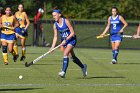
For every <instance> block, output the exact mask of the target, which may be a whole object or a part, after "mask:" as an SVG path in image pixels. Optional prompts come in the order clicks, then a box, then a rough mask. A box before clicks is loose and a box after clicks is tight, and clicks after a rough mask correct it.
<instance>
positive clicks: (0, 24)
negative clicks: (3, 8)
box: [0, 17, 3, 28]
mask: <svg viewBox="0 0 140 93" xmlns="http://www.w3.org/2000/svg"><path fill="white" fill-rule="evenodd" d="M2 27H3V25H2V18H1V17H0V28H2Z"/></svg>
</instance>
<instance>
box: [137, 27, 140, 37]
mask: <svg viewBox="0 0 140 93" xmlns="http://www.w3.org/2000/svg"><path fill="white" fill-rule="evenodd" d="M137 35H138V36H139V35H140V25H139V26H138V29H137Z"/></svg>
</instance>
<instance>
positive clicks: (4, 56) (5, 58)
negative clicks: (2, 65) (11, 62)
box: [2, 53, 8, 62]
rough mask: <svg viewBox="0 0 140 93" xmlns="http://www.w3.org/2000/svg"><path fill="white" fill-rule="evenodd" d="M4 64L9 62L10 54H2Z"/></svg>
mask: <svg viewBox="0 0 140 93" xmlns="http://www.w3.org/2000/svg"><path fill="white" fill-rule="evenodd" d="M2 55H3V60H4V62H8V54H7V53H2Z"/></svg>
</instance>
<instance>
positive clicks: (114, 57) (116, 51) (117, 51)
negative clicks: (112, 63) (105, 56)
mask: <svg viewBox="0 0 140 93" xmlns="http://www.w3.org/2000/svg"><path fill="white" fill-rule="evenodd" d="M118 53H119V49H115V50H114V56H113V59H115V60H117V56H118Z"/></svg>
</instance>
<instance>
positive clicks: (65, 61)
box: [62, 56, 69, 73]
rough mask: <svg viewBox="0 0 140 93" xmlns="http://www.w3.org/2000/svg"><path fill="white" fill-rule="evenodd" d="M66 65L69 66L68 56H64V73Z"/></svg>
mask: <svg viewBox="0 0 140 93" xmlns="http://www.w3.org/2000/svg"><path fill="white" fill-rule="evenodd" d="M68 64H69V58H68V56H64V58H63V67H62V71H64V72H65V73H66V71H67V68H68Z"/></svg>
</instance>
